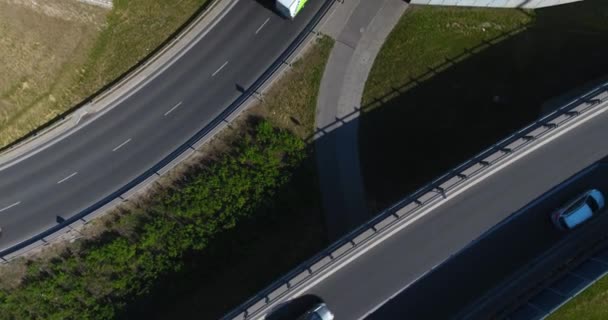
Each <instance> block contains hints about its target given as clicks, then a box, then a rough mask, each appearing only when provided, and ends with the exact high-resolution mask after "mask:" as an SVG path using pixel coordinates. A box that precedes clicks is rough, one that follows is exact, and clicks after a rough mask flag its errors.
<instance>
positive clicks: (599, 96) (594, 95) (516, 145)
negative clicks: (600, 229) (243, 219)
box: [222, 83, 608, 320]
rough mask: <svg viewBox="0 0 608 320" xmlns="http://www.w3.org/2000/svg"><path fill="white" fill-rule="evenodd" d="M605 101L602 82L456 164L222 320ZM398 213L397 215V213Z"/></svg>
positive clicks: (269, 298)
mask: <svg viewBox="0 0 608 320" xmlns="http://www.w3.org/2000/svg"><path fill="white" fill-rule="evenodd" d="M607 101H608V83H604V84H602V85H600V86H597V87H595V89H593V90H591V91H589V92H588V93H586V94H584V95H582V96H581V97H578V98H576V99H574V100H572V101H571V102H569V103H567V104H565V105H564V106H562V107H560V108H558V109H557V110H555V111H553V112H551V113H549V114H547V115H546V116H544V117H541V118H539V119H538V120H536V121H534V122H533V123H532V124H530V125H528V126H526V127H524V128H522V129H520V130H518V131H517V132H515V133H513V134H512V135H510V136H508V137H507V138H505V139H503V140H500V141H499V142H497V143H495V144H494V145H492V146H491V147H489V148H487V149H485V150H483V151H482V152H480V153H479V154H477V155H476V156H473V157H472V158H471V159H469V160H467V161H465V162H464V163H462V164H460V165H458V166H457V167H455V168H454V169H452V170H450V171H448V172H447V173H445V174H444V175H442V176H440V177H438V178H436V179H434V180H433V181H431V182H430V183H428V184H427V185H425V186H423V187H422V188H420V189H418V190H417V191H415V192H413V193H412V194H410V195H408V196H407V197H405V198H404V199H403V200H401V201H399V202H397V203H396V204H394V205H393V206H391V207H389V208H388V209H385V210H384V211H382V212H381V213H380V214H378V215H377V216H376V217H374V218H372V219H370V220H369V221H367V222H366V223H364V224H363V225H361V226H360V227H358V228H357V229H355V230H353V231H351V232H349V233H348V234H346V235H344V236H343V237H342V238H340V239H339V240H337V241H335V242H334V243H333V244H331V245H330V246H328V247H327V248H326V249H325V250H323V251H322V252H320V253H318V254H317V255H315V256H314V257H312V258H310V259H308V260H307V261H305V262H303V263H302V264H300V265H299V266H297V267H296V268H294V269H292V270H291V271H290V272H289V273H287V274H285V275H284V276H282V277H280V278H279V279H277V280H276V281H275V282H273V283H272V284H271V285H269V286H268V287H266V288H265V289H263V290H262V291H260V292H259V293H258V294H256V295H255V296H253V297H251V298H250V299H248V300H247V301H245V302H244V303H242V304H241V305H240V306H238V307H237V308H235V309H234V310H232V311H231V312H230V313H228V314H227V315H225V316H224V317H223V318H222V319H224V320H232V319H250V318H252V317H254V316H258V315H260V314H261V311H263V310H264V307H265V306H267V305H269V304H271V303H274V302H278V301H279V300H280V299H282V298H284V297H285V296H286V295H287V294H288V293H289V292H290V291H291V290H293V289H294V288H296V287H298V286H299V285H301V284H303V283H305V282H306V281H308V280H309V279H311V278H312V277H313V276H314V275H316V274H318V273H319V272H321V271H323V270H327V269H328V268H330V267H331V266H332V265H333V264H334V263H336V261H338V260H340V258H341V257H344V256H346V255H347V254H349V253H351V252H353V251H356V250H357V249H358V248H360V247H361V246H362V245H363V244H365V243H368V242H369V241H370V240H371V239H373V238H375V237H376V236H377V235H379V234H380V233H382V231H384V230H387V229H388V228H390V227H392V226H394V225H395V224H398V223H400V222H403V221H404V220H406V218H407V217H410V216H411V215H412V214H413V213H415V212H416V211H419V210H420V209H421V208H423V207H425V205H427V204H429V203H432V202H433V201H434V200H436V199H437V198H445V197H446V194H447V192H449V191H451V190H453V189H454V188H456V187H458V186H460V185H462V184H464V183H466V182H467V181H469V180H470V179H471V178H473V177H475V176H477V175H479V174H481V173H482V172H483V171H485V170H486V169H487V168H489V167H491V166H492V165H493V164H496V163H498V162H500V161H501V160H503V159H505V158H506V157H508V156H509V155H510V154H513V153H515V152H517V151H518V150H521V149H523V148H525V147H526V146H528V145H530V144H531V143H533V142H534V141H535V140H537V139H539V138H542V137H544V136H545V135H547V134H549V133H551V132H553V131H555V129H557V128H558V127H559V126H561V125H563V124H565V123H567V122H569V121H570V120H571V119H574V118H576V117H577V116H579V115H580V114H583V113H586V112H588V111H590V110H592V109H594V107H596V106H599V105H600V104H602V103H603V102H607ZM398 211H399V212H398Z"/></svg>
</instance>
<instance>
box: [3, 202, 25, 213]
mask: <svg viewBox="0 0 608 320" xmlns="http://www.w3.org/2000/svg"><path fill="white" fill-rule="evenodd" d="M20 204H21V201H17V202H15V203H13V204H11V205H10V206H8V207H4V208H2V209H0V212H2V211H6V210H8V209H10V208H12V207H14V206H18V205H20Z"/></svg>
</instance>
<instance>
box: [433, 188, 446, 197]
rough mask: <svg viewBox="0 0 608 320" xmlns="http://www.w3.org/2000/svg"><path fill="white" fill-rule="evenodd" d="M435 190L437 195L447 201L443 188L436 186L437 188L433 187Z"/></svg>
mask: <svg viewBox="0 0 608 320" xmlns="http://www.w3.org/2000/svg"><path fill="white" fill-rule="evenodd" d="M435 189H436V190H437V192H439V194H440V195H441V196H442V197H443V198H444V199H447V196H446V195H445V189H444V188H442V187H439V186H437V187H435Z"/></svg>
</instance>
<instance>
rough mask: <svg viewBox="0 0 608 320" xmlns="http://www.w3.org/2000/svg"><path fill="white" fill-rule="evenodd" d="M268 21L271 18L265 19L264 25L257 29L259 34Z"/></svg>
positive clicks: (256, 32)
mask: <svg viewBox="0 0 608 320" xmlns="http://www.w3.org/2000/svg"><path fill="white" fill-rule="evenodd" d="M268 21H270V18H268V19H266V21H264V23H262V25H261V26H260V27H259V28H258V29H257V30H256V31H255V34H258V32H260V30H262V28H264V26H265V25H266V24H267V23H268Z"/></svg>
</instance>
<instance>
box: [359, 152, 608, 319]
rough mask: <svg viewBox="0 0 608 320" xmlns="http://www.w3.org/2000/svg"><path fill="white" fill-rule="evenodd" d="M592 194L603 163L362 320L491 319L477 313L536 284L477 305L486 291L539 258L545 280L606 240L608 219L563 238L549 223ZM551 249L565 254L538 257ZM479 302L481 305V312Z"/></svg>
mask: <svg viewBox="0 0 608 320" xmlns="http://www.w3.org/2000/svg"><path fill="white" fill-rule="evenodd" d="M602 163H606V162H602ZM590 169H591V170H590ZM592 188H597V189H599V190H601V191H603V192H604V193H605V194H606V193H608V163H606V164H604V165H601V166H593V167H592V168H589V169H585V170H583V172H581V173H579V174H577V175H575V176H574V177H572V178H571V179H568V181H566V182H564V183H562V184H560V185H559V186H557V187H555V188H553V189H551V190H550V191H548V192H547V193H545V194H543V195H542V196H541V197H540V198H538V199H536V200H535V201H533V203H531V204H530V205H527V206H526V207H524V208H522V209H521V210H518V211H517V212H516V213H514V214H513V216H512V217H511V218H510V219H508V220H507V221H505V223H503V224H501V225H498V226H496V227H495V228H493V229H492V230H490V231H489V232H488V233H487V235H486V236H484V237H483V238H482V239H481V240H480V241H477V242H475V244H473V245H472V246H470V247H468V248H467V249H465V250H463V252H461V253H459V254H458V255H456V256H455V257H453V258H452V259H450V260H449V261H448V262H446V263H445V264H442V265H441V266H440V267H438V268H437V269H435V270H433V271H432V272H430V273H429V274H427V275H426V276H425V277H424V278H422V279H420V280H419V281H417V282H416V283H414V284H413V285H412V286H411V287H409V288H407V289H406V290H404V291H403V292H401V293H400V294H399V295H397V296H396V297H394V298H393V299H391V300H390V301H389V302H387V303H386V304H384V305H383V306H382V307H381V308H380V309H378V310H377V311H376V312H374V313H373V314H372V315H370V316H369V317H368V318H367V319H370V320H372V319H405V318H409V319H449V318H458V319H461V318H462V319H488V318H493V317H492V316H490V315H489V314H488V312H479V311H477V310H480V309H484V308H485V309H489V310H492V312H498V311H499V310H500V308H501V307H502V308H504V307H505V306H506V305H508V304H509V303H513V299H514V297H515V296H517V294H521V293H523V292H525V290H526V287H527V288H528V289H529V288H530V287H531V286H533V285H534V284H535V282H534V281H537V282H538V281H540V280H542V278H536V279H534V277H532V280H530V279H529V278H526V279H523V280H524V281H525V283H522V284H520V285H516V286H514V288H513V290H511V291H512V292H509V290H501V291H500V294H498V295H497V296H495V297H494V296H493V297H492V298H493V300H490V301H484V300H483V299H481V298H482V297H484V295H487V294H488V293H490V292H491V291H490V290H492V289H494V288H496V289H500V288H501V286H505V285H507V284H509V285H510V286H513V284H514V283H512V282H513V281H514V279H513V276H515V275H516V274H520V273H522V272H524V273H525V272H528V271H529V270H531V268H532V267H533V266H535V264H533V263H534V262H535V260H536V258H537V257H540V256H543V258H542V259H543V261H542V263H543V264H544V263H545V262H546V263H547V266H542V267H543V270H544V272H540V274H541V275H542V276H546V275H548V274H549V273H550V272H551V271H554V270H555V269H558V267H560V266H561V264H563V263H565V262H566V260H568V259H567V258H564V256H565V257H572V256H573V255H574V254H576V253H578V252H577V251H576V250H580V249H581V248H585V245H586V246H590V245H591V244H593V243H594V241H597V240H598V239H599V238H600V236H601V235H605V234H606V231H605V230H606V226H608V215H603V214H602V215H599V216H598V217H597V218H596V219H594V220H591V221H590V223H588V224H585V225H582V226H581V227H580V228H578V229H575V230H572V231H569V232H561V231H558V230H557V229H556V228H555V226H553V224H552V223H551V221H550V219H549V213H550V212H553V211H554V210H555V209H556V208H559V207H561V206H562V205H563V204H564V202H567V201H568V200H570V199H573V198H574V197H576V196H577V195H579V194H581V193H583V192H585V191H587V190H589V189H592ZM565 244H567V245H569V246H572V245H575V246H574V249H575V252H573V253H570V252H569V251H570V250H572V249H571V248H570V247H568V246H566V247H565V246H564V245H565ZM554 248H555V249H556V252H557V253H566V254H565V255H562V254H551V255H548V256H545V255H544V253H545V252H548V251H549V250H552V249H554ZM565 250H567V251H568V252H564V251H565ZM535 273H538V272H535ZM534 276H536V274H534ZM481 301H484V304H485V305H486V306H484V307H483V308H482V305H480V302H481ZM473 310H475V312H473Z"/></svg>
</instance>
